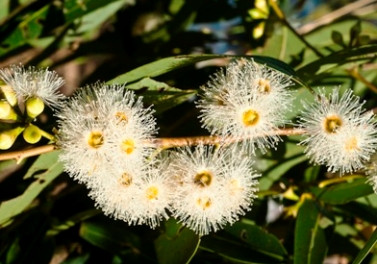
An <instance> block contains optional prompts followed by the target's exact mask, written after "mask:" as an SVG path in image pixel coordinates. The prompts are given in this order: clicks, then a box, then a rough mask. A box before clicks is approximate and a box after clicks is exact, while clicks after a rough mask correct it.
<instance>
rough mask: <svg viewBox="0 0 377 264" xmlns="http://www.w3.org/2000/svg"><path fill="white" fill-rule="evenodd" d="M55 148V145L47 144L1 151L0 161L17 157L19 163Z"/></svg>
mask: <svg viewBox="0 0 377 264" xmlns="http://www.w3.org/2000/svg"><path fill="white" fill-rule="evenodd" d="M55 149H57V148H56V146H55V145H45V146H39V147H35V148H30V149H23V150H17V151H12V152H6V153H1V154H0V161H1V160H10V159H15V160H16V161H17V163H19V162H21V161H22V160H23V159H26V158H29V157H33V156H37V155H40V154H43V153H47V152H51V151H53V150H55Z"/></svg>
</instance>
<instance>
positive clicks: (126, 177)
mask: <svg viewBox="0 0 377 264" xmlns="http://www.w3.org/2000/svg"><path fill="white" fill-rule="evenodd" d="M119 183H120V184H122V185H123V186H126V187H127V186H130V185H131V184H132V176H131V175H130V174H128V173H127V172H124V173H122V176H121V177H120V179H119Z"/></svg>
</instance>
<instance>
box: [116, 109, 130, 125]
mask: <svg viewBox="0 0 377 264" xmlns="http://www.w3.org/2000/svg"><path fill="white" fill-rule="evenodd" d="M115 118H116V120H117V121H118V124H119V123H122V122H124V123H127V121H128V117H127V115H126V113H124V112H120V111H119V112H116V113H115Z"/></svg>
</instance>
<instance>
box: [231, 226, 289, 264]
mask: <svg viewBox="0 0 377 264" xmlns="http://www.w3.org/2000/svg"><path fill="white" fill-rule="evenodd" d="M225 231H226V232H228V233H230V234H232V235H233V236H235V237H237V238H239V239H241V240H242V241H244V242H246V243H247V244H248V245H249V246H250V247H251V248H252V249H253V250H255V251H257V252H260V253H262V254H264V255H267V256H269V257H272V258H274V259H277V260H279V261H282V260H284V259H285V258H286V257H287V255H288V253H287V251H286V250H285V248H284V247H283V245H282V244H281V243H280V241H279V240H278V239H277V237H275V236H274V235H272V234H269V233H267V232H266V231H265V230H263V229H262V228H260V227H258V226H256V225H255V224H254V223H253V222H252V221H250V220H248V219H242V220H241V221H239V222H236V223H235V224H233V225H232V226H230V227H228V228H226V229H225Z"/></svg>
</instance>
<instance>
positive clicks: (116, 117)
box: [57, 83, 156, 185]
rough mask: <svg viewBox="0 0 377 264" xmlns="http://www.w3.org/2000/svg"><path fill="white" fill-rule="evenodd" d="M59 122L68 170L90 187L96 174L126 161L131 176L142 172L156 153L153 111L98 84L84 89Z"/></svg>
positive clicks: (128, 93) (119, 91) (125, 94)
mask: <svg viewBox="0 0 377 264" xmlns="http://www.w3.org/2000/svg"><path fill="white" fill-rule="evenodd" d="M57 117H58V118H59V120H58V124H59V135H58V137H59V140H58V144H59V145H60V147H61V149H62V154H61V155H60V159H61V160H62V161H63V162H64V165H65V170H66V171H67V172H68V173H69V174H70V175H71V176H72V177H73V178H75V179H76V180H79V181H80V182H84V183H87V184H89V185H91V181H92V179H93V178H94V177H92V175H93V174H96V172H97V170H99V169H102V168H105V169H106V168H108V167H111V166H116V165H115V164H118V163H119V162H120V161H121V160H126V161H127V164H128V167H129V169H130V170H133V168H137V169H140V166H141V165H140V164H143V162H144V159H145V158H146V157H147V156H148V155H149V153H150V151H151V146H150V145H148V144H147V142H146V141H148V140H150V139H151V138H152V137H153V135H154V134H155V132H156V128H155V121H154V118H153V116H152V110H151V109H150V108H144V107H143V105H142V102H141V99H140V98H138V99H137V98H136V96H135V94H134V93H133V92H131V91H125V90H124V87H122V86H109V85H103V84H99V83H97V84H96V85H94V86H93V87H91V86H87V87H85V88H82V89H79V90H78V91H77V92H76V94H75V95H74V96H73V97H72V98H71V99H70V100H68V101H67V102H66V104H65V106H64V107H63V108H62V109H61V111H60V112H59V113H58V114H57ZM125 136H126V138H125ZM128 156H132V159H130V158H129V157H128ZM101 171H104V170H101Z"/></svg>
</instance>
